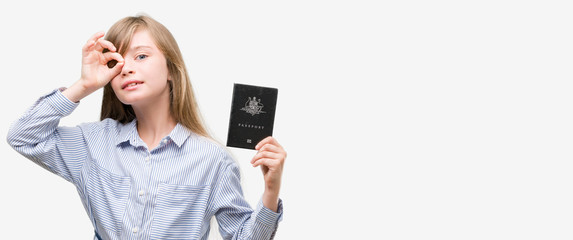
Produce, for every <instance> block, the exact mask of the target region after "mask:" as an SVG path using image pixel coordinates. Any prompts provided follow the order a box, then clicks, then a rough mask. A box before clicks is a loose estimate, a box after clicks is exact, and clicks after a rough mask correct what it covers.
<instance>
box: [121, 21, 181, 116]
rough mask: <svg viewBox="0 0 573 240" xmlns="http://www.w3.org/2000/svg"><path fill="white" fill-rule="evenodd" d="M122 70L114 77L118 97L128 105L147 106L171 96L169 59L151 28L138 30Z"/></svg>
mask: <svg viewBox="0 0 573 240" xmlns="http://www.w3.org/2000/svg"><path fill="white" fill-rule="evenodd" d="M123 58H124V61H125V63H124V65H123V68H122V70H121V72H120V73H119V74H118V75H117V76H115V77H114V78H113V79H112V80H111V87H112V89H113V91H114V93H115V95H116V96H117V98H118V99H119V100H120V101H121V102H122V103H123V104H126V105H132V106H134V107H137V106H143V105H146V104H150V103H155V102H157V101H160V99H162V98H167V100H168V99H169V83H168V81H170V76H169V71H168V70H167V60H166V59H165V56H164V55H163V53H162V52H161V51H160V50H159V49H158V48H157V46H156V45H155V42H154V41H153V39H152V38H151V36H150V35H149V32H148V31H147V30H138V31H136V32H135V33H134V35H133V38H132V39H131V43H130V45H129V48H128V49H127V51H126V52H125V54H124V56H123Z"/></svg>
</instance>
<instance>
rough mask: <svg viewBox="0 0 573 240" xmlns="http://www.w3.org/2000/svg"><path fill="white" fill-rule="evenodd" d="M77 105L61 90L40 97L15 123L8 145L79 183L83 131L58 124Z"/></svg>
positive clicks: (37, 162)
mask: <svg viewBox="0 0 573 240" xmlns="http://www.w3.org/2000/svg"><path fill="white" fill-rule="evenodd" d="M76 106H77V104H76V103H73V102H71V101H70V100H68V99H67V98H66V97H64V96H63V95H62V93H61V92H60V90H55V91H53V92H52V93H50V94H48V95H46V96H43V97H41V98H40V99H39V100H38V101H37V102H36V103H35V104H34V105H33V106H32V107H31V108H30V109H29V110H28V111H27V112H26V113H25V114H24V115H23V116H22V117H20V118H19V119H18V120H17V121H16V122H14V123H13V124H12V126H11V127H10V130H9V132H8V137H7V141H8V144H10V146H12V148H14V149H15V150H16V151H17V152H19V153H20V154H22V155H23V156H25V157H26V158H28V159H30V160H32V161H33V162H34V163H36V164H38V165H40V166H42V167H43V168H45V169H47V170H49V171H51V172H53V173H55V174H57V175H59V176H61V177H63V178H64V179H66V180H68V181H70V182H73V183H75V182H77V180H78V177H79V172H80V169H81V167H82V165H83V162H84V159H85V158H86V154H87V147H86V143H85V140H84V138H83V133H82V131H81V129H80V128H79V127H75V128H71V127H58V124H59V122H60V119H61V118H62V117H64V116H67V115H69V114H70V113H71V112H72V111H73V110H74V109H75V108H76Z"/></svg>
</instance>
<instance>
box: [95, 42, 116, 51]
mask: <svg viewBox="0 0 573 240" xmlns="http://www.w3.org/2000/svg"><path fill="white" fill-rule="evenodd" d="M104 49H107V50H109V51H111V52H115V51H117V49H116V48H115V45H113V43H111V42H110V41H108V40H105V39H98V40H97V41H96V45H95V50H96V51H98V52H100V51H103V50H104Z"/></svg>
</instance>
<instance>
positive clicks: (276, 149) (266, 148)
mask: <svg viewBox="0 0 573 240" xmlns="http://www.w3.org/2000/svg"><path fill="white" fill-rule="evenodd" d="M265 151H267V152H274V153H281V152H284V150H283V149H282V148H281V147H279V146H277V145H273V144H270V143H267V144H265V145H263V146H262V147H260V148H259V152H265Z"/></svg>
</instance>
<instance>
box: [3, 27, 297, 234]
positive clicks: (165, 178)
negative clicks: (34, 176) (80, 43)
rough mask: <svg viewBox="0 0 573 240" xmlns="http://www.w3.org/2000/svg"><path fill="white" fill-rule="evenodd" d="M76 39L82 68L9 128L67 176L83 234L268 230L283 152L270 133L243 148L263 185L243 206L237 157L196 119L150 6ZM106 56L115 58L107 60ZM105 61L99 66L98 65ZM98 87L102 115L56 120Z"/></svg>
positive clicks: (179, 62) (25, 147)
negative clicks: (89, 228)
mask: <svg viewBox="0 0 573 240" xmlns="http://www.w3.org/2000/svg"><path fill="white" fill-rule="evenodd" d="M103 36H104V33H97V34H95V35H94V36H92V37H91V38H90V39H89V40H88V42H87V43H86V44H85V46H84V47H83V49H82V72H81V78H80V79H79V80H78V81H77V82H76V83H74V84H73V85H72V86H70V87H69V88H67V89H65V88H61V89H58V90H55V91H53V92H51V93H50V94H48V95H46V96H43V97H41V98H40V99H39V100H38V101H37V102H36V103H35V104H34V106H32V107H31V108H30V109H29V110H28V111H27V112H26V113H25V114H24V116H22V117H21V118H20V119H18V121H16V122H15V123H14V124H13V125H12V127H11V129H10V132H9V133H8V142H9V144H10V145H11V146H12V147H13V148H14V149H15V150H16V151H18V152H20V153H21V154H22V155H24V156H25V157H27V158H29V159H30V160H32V161H34V162H35V163H36V164H38V165H40V166H42V167H44V168H45V169H47V170H49V171H51V172H53V173H55V174H57V175H59V176H61V177H63V178H64V179H66V180H67V181H69V182H71V183H73V184H74V185H75V186H76V188H77V191H78V193H79V195H80V198H81V200H82V203H83V205H84V207H85V209H86V212H87V213H88V215H89V217H90V220H91V221H92V224H93V226H94V229H95V237H94V239H207V237H208V235H209V229H210V226H209V222H210V220H211V218H212V217H213V216H215V217H216V219H217V222H218V223H219V231H220V233H221V235H222V236H223V238H224V239H271V238H273V236H274V233H275V231H276V229H277V224H278V221H280V219H281V216H282V204H281V201H280V200H279V198H278V196H279V190H280V185H281V176H282V169H283V165H284V161H285V158H286V152H285V151H284V149H283V148H282V147H281V145H280V144H279V143H278V142H277V141H276V140H275V139H274V138H272V137H268V138H266V139H264V140H262V141H261V142H260V143H258V145H257V147H256V149H257V150H258V152H257V154H256V155H255V156H254V157H253V159H252V160H251V163H252V165H253V166H254V167H257V166H261V169H262V170H263V176H264V181H265V190H264V193H263V196H262V198H261V201H260V202H259V204H258V206H257V207H256V208H255V209H254V210H253V209H251V207H250V206H249V204H248V203H247V202H246V200H245V199H244V197H243V193H242V189H241V186H240V180H239V168H238V165H237V163H236V162H235V161H234V160H233V159H232V158H231V157H230V156H229V154H228V153H227V152H226V151H225V149H224V148H223V147H222V146H220V145H219V144H216V143H215V142H214V141H212V140H211V138H210V137H209V135H208V133H207V131H206V130H205V127H204V126H203V125H202V123H201V118H200V115H199V111H198V107H197V103H196V101H195V97H194V95H193V90H192V88H191V83H190V81H189V77H188V74H187V70H186V68H185V64H184V63H183V58H182V56H181V52H180V51H179V47H178V46H177V43H176V42H175V39H174V38H173V36H172V35H171V33H170V32H169V31H168V30H167V29H166V28H165V27H164V26H163V25H162V24H160V23H158V22H156V21H155V20H153V19H152V18H150V17H146V16H137V17H127V18H124V19H122V20H120V21H118V22H117V23H115V24H114V25H113V26H112V27H111V28H110V30H109V31H108V33H107V38H106V39H107V40H104V39H102V37H103ZM112 63H116V64H115V66H113V64H112ZM108 65H109V66H108ZM101 87H104V96H103V101H102V111H101V121H100V122H95V123H85V124H81V125H79V126H77V127H59V126H58V124H59V121H60V119H61V118H62V117H64V116H67V115H69V114H71V113H72V111H73V110H74V109H75V108H76V107H77V105H78V104H79V101H80V100H81V99H82V98H84V97H85V96H87V95H89V94H91V93H92V92H94V91H96V90H97V89H99V88H101Z"/></svg>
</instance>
